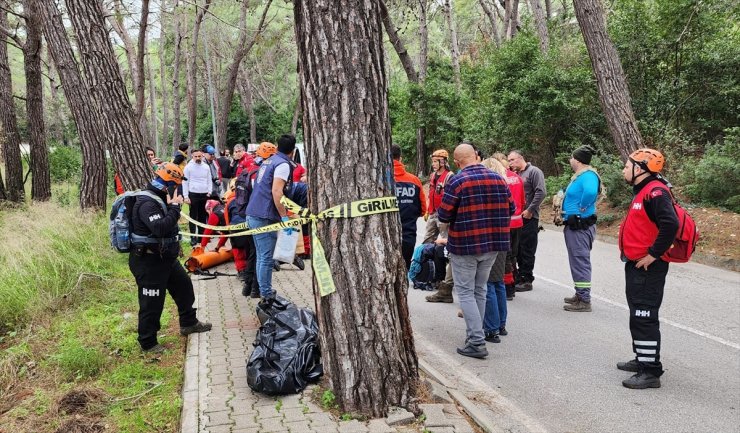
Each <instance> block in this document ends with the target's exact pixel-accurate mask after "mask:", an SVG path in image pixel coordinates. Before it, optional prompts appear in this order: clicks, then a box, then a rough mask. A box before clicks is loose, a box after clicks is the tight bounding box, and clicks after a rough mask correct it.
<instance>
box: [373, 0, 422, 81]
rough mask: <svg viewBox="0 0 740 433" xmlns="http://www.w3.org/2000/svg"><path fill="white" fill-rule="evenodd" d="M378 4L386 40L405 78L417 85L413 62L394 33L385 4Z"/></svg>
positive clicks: (380, 2)
mask: <svg viewBox="0 0 740 433" xmlns="http://www.w3.org/2000/svg"><path fill="white" fill-rule="evenodd" d="M378 4H379V5H380V16H381V18H382V20H383V26H384V27H385V32H386V33H387V34H388V38H389V39H390V41H391V44H392V45H393V49H395V50H396V54H398V58H399V60H401V65H402V66H403V70H404V71H405V72H406V78H407V79H408V80H409V81H410V82H412V83H418V82H419V74H418V73H417V72H416V68H415V67H414V61H413V60H411V56H410V55H409V52H408V50H407V49H406V45H405V44H404V43H403V40H401V37H400V36H398V32H396V26H394V25H393V20H392V19H391V15H390V14H389V13H388V8H387V7H386V5H385V2H384V1H383V0H380V1H379V2H378Z"/></svg>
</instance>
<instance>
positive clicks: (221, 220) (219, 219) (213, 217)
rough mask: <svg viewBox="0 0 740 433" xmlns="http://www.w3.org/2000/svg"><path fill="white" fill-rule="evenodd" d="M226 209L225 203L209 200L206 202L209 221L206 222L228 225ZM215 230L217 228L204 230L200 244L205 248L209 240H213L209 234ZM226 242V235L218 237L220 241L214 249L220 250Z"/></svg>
mask: <svg viewBox="0 0 740 433" xmlns="http://www.w3.org/2000/svg"><path fill="white" fill-rule="evenodd" d="M225 210H226V208H225V207H224V205H222V204H221V202H219V201H218V200H208V201H207V202H206V213H207V214H208V221H207V222H206V224H208V225H209V226H219V227H223V226H227V225H228V224H227V222H226V212H225ZM214 232H215V230H211V229H208V228H207V229H205V231H204V232H203V235H204V236H203V237H202V238H201V241H200V246H201V247H202V248H203V249H205V247H206V246H207V245H208V242H210V240H211V237H210V236H209V235H211V234H213V233H214ZM219 233H221V232H219ZM225 243H226V237H225V236H221V237H220V238H219V239H218V243H217V244H216V249H215V250H214V251H218V250H220V249H221V247H223V246H224V244H225Z"/></svg>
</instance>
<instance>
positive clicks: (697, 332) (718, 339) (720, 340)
mask: <svg viewBox="0 0 740 433" xmlns="http://www.w3.org/2000/svg"><path fill="white" fill-rule="evenodd" d="M535 277H536V278H539V279H540V280H542V281H546V282H548V283H550V284H553V285H555V286H558V287H564V288H566V289H570V290H573V287H572V286H570V285H568V284H563V283H561V282H560V281H555V280H553V279H550V278H547V277H543V276H542V275H535ZM591 298H592V299H596V300H598V301H601V302H605V303H607V304H609V305H613V306H615V307H617V308H621V309H623V310H627V311H629V309H630V308H629V307H628V306H627V305H625V304H621V303H619V302H615V301H612V300H611V299H607V298H604V297H602V296H599V295H593V294H592V295H591ZM660 321H661V322H663V323H665V324H666V325H671V326H673V327H674V328H678V329H682V330H684V331H687V332H690V333H692V334H695V335H698V336H700V337H704V338H708V339H710V340H712V341H715V342H717V343H719V344H722V345H725V346H728V347H732V348H733V349H737V350H740V344H736V343H733V342H732V341H728V340H725V339H724V338H721V337H717V336H716V335H712V334H708V333H706V332H704V331H700V330H698V329H694V328H692V327H690V326H686V325H682V324H680V323H678V322H674V321H673V320H669V319H665V318H662V317H661V318H660Z"/></svg>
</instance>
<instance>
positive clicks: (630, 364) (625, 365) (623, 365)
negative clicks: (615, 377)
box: [617, 359, 640, 373]
mask: <svg viewBox="0 0 740 433" xmlns="http://www.w3.org/2000/svg"><path fill="white" fill-rule="evenodd" d="M617 368H618V369H619V370H622V371H630V372H632V373H637V372H639V371H640V363H639V362H637V360H636V359H630V360H629V361H627V362H617Z"/></svg>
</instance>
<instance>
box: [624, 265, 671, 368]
mask: <svg viewBox="0 0 740 433" xmlns="http://www.w3.org/2000/svg"><path fill="white" fill-rule="evenodd" d="M667 273H668V263H667V262H664V261H662V260H660V259H658V260H656V261H654V262H653V263H652V264H651V265H650V266H649V267H648V269H647V270H644V269H637V268H636V267H635V262H627V263H626V264H625V265H624V279H625V283H626V293H627V305H629V308H630V333H631V334H632V350H633V351H634V352H635V358H636V359H637V362H638V363H639V364H640V368H641V369H642V370H643V371H645V372H647V373H650V374H652V375H654V376H660V375H662V374H663V365H662V364H661V363H660V321H659V318H658V310H660V304H661V303H662V302H663V288H664V287H665V276H666V274H667Z"/></svg>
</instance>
